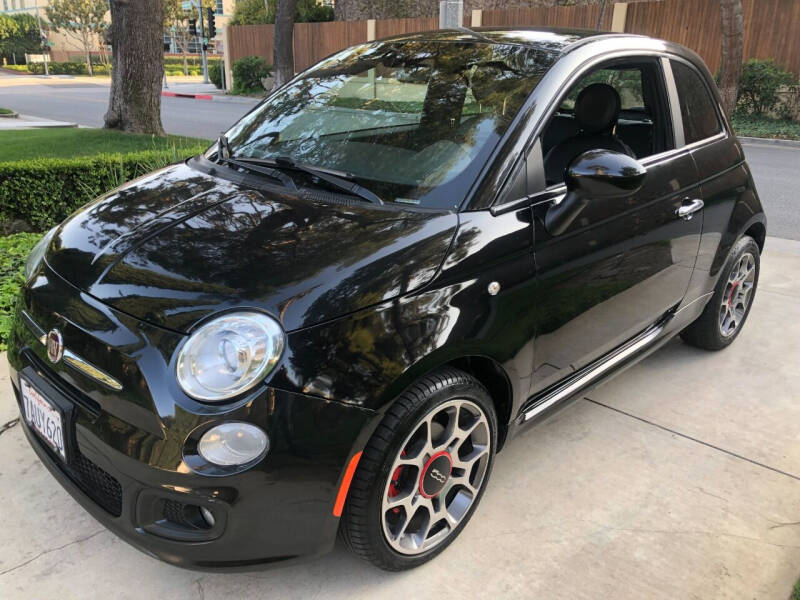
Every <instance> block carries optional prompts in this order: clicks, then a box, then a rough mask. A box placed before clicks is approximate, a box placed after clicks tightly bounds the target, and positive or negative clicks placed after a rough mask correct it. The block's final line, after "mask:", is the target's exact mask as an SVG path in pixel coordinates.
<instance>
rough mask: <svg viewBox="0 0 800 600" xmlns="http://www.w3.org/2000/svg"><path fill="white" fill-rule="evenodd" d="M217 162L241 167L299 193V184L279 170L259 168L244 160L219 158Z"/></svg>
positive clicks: (255, 164)
mask: <svg viewBox="0 0 800 600" xmlns="http://www.w3.org/2000/svg"><path fill="white" fill-rule="evenodd" d="M217 162H218V163H222V164H226V165H232V166H234V167H239V168H240V169H246V170H248V171H252V172H253V173H259V174H261V175H266V176H267V177H271V178H272V179H275V180H277V181H280V182H281V183H282V184H283V186H284V187H287V188H289V189H290V190H292V191H295V192H296V191H297V184H296V183H295V182H294V179H292V178H291V177H289V176H288V175H287V174H286V173H283V172H281V171H279V170H278V169H271V168H269V167H262V166H259V165H258V164H257V163H253V162H252V161H251V160H249V159H243V158H218V159H217Z"/></svg>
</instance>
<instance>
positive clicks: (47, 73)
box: [33, 0, 50, 77]
mask: <svg viewBox="0 0 800 600" xmlns="http://www.w3.org/2000/svg"><path fill="white" fill-rule="evenodd" d="M33 8H34V10H36V22H37V23H38V25H39V39H40V40H41V39H42V38H43V37H44V33H43V32H42V18H41V17H40V16H39V0H33ZM42 50H44V48H42ZM42 58H43V59H44V74H45V76H47V77H50V69H49V68H48V66H47V58H48V56H47V53H45V52H44V51H43V52H42Z"/></svg>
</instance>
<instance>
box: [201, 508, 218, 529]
mask: <svg viewBox="0 0 800 600" xmlns="http://www.w3.org/2000/svg"><path fill="white" fill-rule="evenodd" d="M200 514H201V515H203V520H204V521H205V522H206V525H208V526H209V527H213V526H214V523H216V521H215V520H214V515H212V514H211V511H210V510H208V509H207V508H206V507H205V506H201V507H200Z"/></svg>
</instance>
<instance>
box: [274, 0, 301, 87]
mask: <svg viewBox="0 0 800 600" xmlns="http://www.w3.org/2000/svg"><path fill="white" fill-rule="evenodd" d="M296 11H297V0H278V10H277V11H276V12H275V49H274V51H273V54H272V57H273V60H272V69H273V71H274V73H275V87H276V88H279V87H280V86H282V85H283V84H284V83H286V82H287V81H289V80H290V79H291V78H292V77H294V14H295V12H296Z"/></svg>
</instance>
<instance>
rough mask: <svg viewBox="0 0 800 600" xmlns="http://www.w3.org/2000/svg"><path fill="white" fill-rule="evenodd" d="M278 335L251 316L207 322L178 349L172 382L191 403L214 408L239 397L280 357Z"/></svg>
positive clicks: (273, 325)
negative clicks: (209, 404) (205, 403)
mask: <svg viewBox="0 0 800 600" xmlns="http://www.w3.org/2000/svg"><path fill="white" fill-rule="evenodd" d="M283 345H284V336H283V329H281V326H280V325H279V324H278V322H277V321H275V320H274V319H273V318H271V317H268V316H267V315H265V314H262V313H257V312H236V313H229V314H226V315H224V316H221V317H218V318H216V319H214V320H213V321H209V322H208V323H206V324H205V325H203V326H202V327H200V328H199V329H198V330H197V331H195V332H194V333H193V334H192V335H191V336H190V337H189V340H188V341H187V342H186V343H185V344H184V345H183V348H181V351H180V353H179V354H178V362H177V377H178V383H179V384H180V386H181V388H182V389H183V391H184V392H186V393H187V394H188V395H189V396H191V397H192V398H196V399H198V400H207V401H210V402H219V401H221V400H226V399H228V398H232V397H234V396H237V395H239V394H241V393H242V392H245V391H247V390H249V389H250V388H252V387H253V386H254V385H256V384H257V383H258V382H260V381H261V380H262V379H263V378H264V376H266V375H267V373H269V372H270V371H271V370H272V369H273V367H274V366H275V364H276V363H277V362H278V359H279V358H280V357H281V353H282V352H283Z"/></svg>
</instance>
